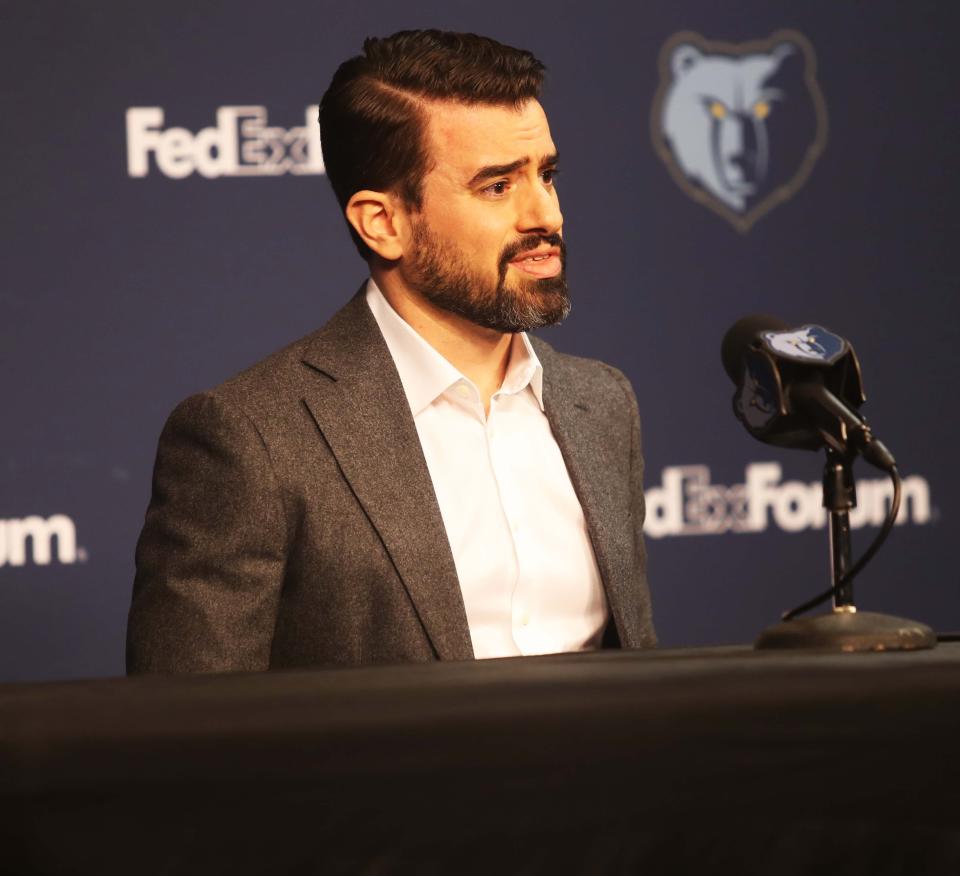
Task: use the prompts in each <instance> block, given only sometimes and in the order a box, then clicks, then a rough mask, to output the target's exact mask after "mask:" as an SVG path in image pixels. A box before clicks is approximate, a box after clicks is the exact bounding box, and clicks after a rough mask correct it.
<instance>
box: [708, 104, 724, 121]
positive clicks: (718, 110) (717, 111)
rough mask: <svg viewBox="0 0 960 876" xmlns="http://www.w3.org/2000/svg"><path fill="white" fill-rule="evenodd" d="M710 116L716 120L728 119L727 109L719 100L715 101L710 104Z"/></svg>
mask: <svg viewBox="0 0 960 876" xmlns="http://www.w3.org/2000/svg"><path fill="white" fill-rule="evenodd" d="M710 115H711V116H713V117H714V118H715V119H723V118H726V115H727V108H726V107H725V106H724V105H723V104H722V103H721V102H720V101H719V100H713V101H711V102H710Z"/></svg>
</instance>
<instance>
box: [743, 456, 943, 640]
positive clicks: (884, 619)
mask: <svg viewBox="0 0 960 876" xmlns="http://www.w3.org/2000/svg"><path fill="white" fill-rule="evenodd" d="M853 459H854V454H852V453H850V452H841V451H839V450H835V449H834V448H831V447H828V448H827V462H826V465H825V466H824V469H823V506H824V508H826V509H827V511H828V513H829V517H830V527H829V530H830V571H831V577H832V581H833V611H831V612H829V613H827V614H819V615H814V616H812V617H801V618H794V619H792V620H788V621H783V622H782V623H779V624H776V625H775V626H772V627H768V628H767V629H765V630H764V631H763V632H762V633H761V634H760V636H759V638H758V639H757V641H756V642H755V644H754V647H755V648H758V649H767V648H803V649H820V650H826V651H845V652H850V651H911V650H915V649H919V648H933V647H935V646H936V644H937V637H936V635H935V634H934V632H933V630H931V629H930V627H928V626H927V625H926V624H922V623H920V622H918V621H912V620H906V619H904V618H900V617H894V616H892V615H887V614H876V613H875V612H869V611H861V612H858V611H857V607H856V605H854V602H853V582H852V581H845V576H846V574H847V572H848V571H849V569H850V567H851V555H852V551H851V542H852V540H851V536H850V509H851V508H855V507H856V506H857V492H856V485H855V483H854V479H853Z"/></svg>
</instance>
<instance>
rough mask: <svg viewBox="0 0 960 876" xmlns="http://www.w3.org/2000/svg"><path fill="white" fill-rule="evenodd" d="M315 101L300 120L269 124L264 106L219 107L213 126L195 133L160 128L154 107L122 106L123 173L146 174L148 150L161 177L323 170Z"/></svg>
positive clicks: (161, 120)
mask: <svg viewBox="0 0 960 876" xmlns="http://www.w3.org/2000/svg"><path fill="white" fill-rule="evenodd" d="M317 113H318V107H317V106H308V107H307V109H306V111H305V113H304V124H303V125H300V126H297V127H294V128H278V127H269V126H268V125H267V108H266V107H263V106H222V107H220V108H219V109H218V110H217V123H216V126H215V127H212V128H204V129H203V130H201V131H198V132H197V133H196V134H194V133H192V132H191V131H188V130H187V129H186V128H176V127H173V128H164V112H163V109H161V108H160V107H158V106H135V107H131V108H130V109H128V110H127V173H128V174H129V175H130V176H134V177H138V176H146V175H147V174H148V173H149V172H150V169H151V163H150V156H151V155H153V158H154V161H155V163H156V167H157V169H158V170H159V171H160V173H162V174H163V175H164V176H168V177H172V178H173V179H183V178H184V177H187V176H190V174H192V173H194V172H196V173H199V174H200V175H201V176H205V177H208V178H211V179H212V178H215V177H219V176H281V175H283V174H285V173H295V174H320V173H323V155H322V153H321V151H320V125H319V123H318V121H317Z"/></svg>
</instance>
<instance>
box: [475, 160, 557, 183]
mask: <svg viewBox="0 0 960 876" xmlns="http://www.w3.org/2000/svg"><path fill="white" fill-rule="evenodd" d="M559 161H560V154H559V153H558V152H554V153H553V154H552V155H547V156H546V157H544V158H542V159H540V169H541V170H543V169H544V168H546V167H554V166H555V165H556V164H557V163H558V162H559ZM529 163H530V159H529V158H518V159H517V160H516V161H511V162H510V163H509V164H488V165H487V166H486V167H481V168H480V170H478V171H477V172H476V173H475V174H474V175H473V176H472V177H470V182H469V183H467V185H468V186H470V187H471V188H472V187H473V186H475V185H477V184H478V183H482V182H483V181H484V180H488V179H494V178H496V177H498V176H509V175H510V174H511V173H516V171H518V170H520V169H521V168H522V167H526V166H527V165H528V164H529Z"/></svg>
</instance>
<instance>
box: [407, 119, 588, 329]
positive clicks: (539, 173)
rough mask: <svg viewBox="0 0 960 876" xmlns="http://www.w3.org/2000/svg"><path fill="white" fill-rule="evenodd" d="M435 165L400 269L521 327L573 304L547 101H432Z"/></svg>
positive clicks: (475, 316) (444, 299)
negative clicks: (492, 103)
mask: <svg viewBox="0 0 960 876" xmlns="http://www.w3.org/2000/svg"><path fill="white" fill-rule="evenodd" d="M428 117H429V123H428V126H427V132H426V134H427V144H428V149H429V155H430V161H431V167H430V170H429V171H428V173H427V174H426V176H425V177H424V180H423V199H422V209H421V210H420V211H419V212H417V213H415V214H413V216H412V217H411V224H412V241H411V246H410V248H409V251H408V253H405V256H404V259H403V264H402V266H401V271H402V272H403V275H404V279H405V281H406V282H407V284H408V285H409V286H410V287H411V288H413V289H415V290H416V291H417V292H419V293H420V294H421V295H423V297H424V298H426V299H428V300H429V301H431V302H433V303H434V304H435V305H437V306H439V307H442V308H444V309H445V310H449V311H452V312H454V313H457V314H460V315H461V316H463V317H465V318H467V319H469V320H470V321H471V322H474V323H476V324H477V325H481V326H484V327H485V328H490V329H494V330H496V331H500V332H517V331H526V330H528V329H533V328H537V327H539V326H543V325H552V324H554V323H557V322H560V321H561V320H562V319H563V318H564V317H565V316H566V315H567V313H568V312H569V309H570V302H569V299H568V297H567V284H566V270H565V260H566V251H565V248H564V245H563V240H562V239H561V232H562V226H563V217H562V215H561V214H560V205H559V201H558V199H557V192H556V188H555V184H554V176H555V174H556V165H557V154H556V147H555V146H554V145H553V140H551V138H550V129H549V127H548V125H547V117H546V115H545V114H544V112H543V108H542V107H541V106H540V104H539V103H538V102H537V101H535V100H530V101H528V102H526V103H525V104H524V105H523V106H522V107H521V108H520V109H519V110H518V109H514V108H513V107H501V106H486V105H476V106H467V105H464V104H458V103H452V102H433V103H431V104H430V105H429V109H428Z"/></svg>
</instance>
